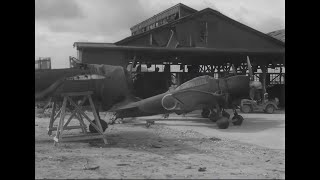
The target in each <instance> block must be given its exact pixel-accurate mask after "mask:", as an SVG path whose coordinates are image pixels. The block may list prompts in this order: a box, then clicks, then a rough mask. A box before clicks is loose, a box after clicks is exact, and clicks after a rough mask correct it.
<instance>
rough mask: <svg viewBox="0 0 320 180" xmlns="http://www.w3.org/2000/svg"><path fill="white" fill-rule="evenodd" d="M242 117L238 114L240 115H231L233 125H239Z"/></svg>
mask: <svg viewBox="0 0 320 180" xmlns="http://www.w3.org/2000/svg"><path fill="white" fill-rule="evenodd" d="M243 120H244V119H243V117H242V116H240V115H235V116H233V118H232V124H233V125H235V126H240V125H241V124H242V122H243Z"/></svg>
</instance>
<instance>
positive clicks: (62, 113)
mask: <svg viewBox="0 0 320 180" xmlns="http://www.w3.org/2000/svg"><path fill="white" fill-rule="evenodd" d="M66 106H67V96H65V97H64V98H63V103H62V107H61V115H60V120H59V123H58V130H57V133H56V137H57V138H58V139H59V138H60V136H61V135H62V132H63V124H64V122H63V121H64V117H65V115H66Z"/></svg>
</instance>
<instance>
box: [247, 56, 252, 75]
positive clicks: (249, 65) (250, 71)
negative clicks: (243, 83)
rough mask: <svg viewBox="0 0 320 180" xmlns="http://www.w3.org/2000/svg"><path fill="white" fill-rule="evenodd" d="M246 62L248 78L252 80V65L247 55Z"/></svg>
mask: <svg viewBox="0 0 320 180" xmlns="http://www.w3.org/2000/svg"><path fill="white" fill-rule="evenodd" d="M247 64H248V70H249V76H250V79H251V80H252V79H253V73H252V67H251V63H250V59H249V56H247Z"/></svg>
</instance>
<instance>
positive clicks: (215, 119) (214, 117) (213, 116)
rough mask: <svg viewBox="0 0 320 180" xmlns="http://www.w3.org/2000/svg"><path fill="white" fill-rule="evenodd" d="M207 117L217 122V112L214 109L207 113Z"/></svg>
mask: <svg viewBox="0 0 320 180" xmlns="http://www.w3.org/2000/svg"><path fill="white" fill-rule="evenodd" d="M209 119H210V120H211V121H212V122H217V120H218V119H219V116H218V114H217V113H216V112H215V111H212V112H211V113H210V115H209Z"/></svg>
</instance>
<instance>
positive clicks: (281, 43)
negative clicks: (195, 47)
mask: <svg viewBox="0 0 320 180" xmlns="http://www.w3.org/2000/svg"><path fill="white" fill-rule="evenodd" d="M206 13H209V14H214V15H217V16H219V17H221V18H223V19H224V20H226V21H229V22H230V23H233V24H234V25H236V26H239V27H240V28H243V29H245V30H247V31H250V32H252V33H255V34H257V35H259V36H261V37H263V38H265V39H268V40H271V41H273V42H274V43H277V44H279V45H283V46H284V45H285V44H284V42H282V41H280V40H278V39H275V38H273V37H270V36H269V35H267V34H264V33H262V32H260V31H258V30H256V29H253V28H251V27H249V26H246V25H244V24H242V23H240V22H238V21H235V20H233V19H231V18H229V17H227V16H225V15H223V14H222V13H220V12H219V11H216V10H213V9H211V8H205V9H203V10H201V11H198V12H195V13H193V14H190V15H187V16H185V17H182V18H180V19H177V20H175V21H172V22H170V23H167V24H164V25H162V26H159V27H157V28H154V29H151V30H149V31H146V32H143V33H140V34H137V35H133V36H129V37H127V38H124V39H122V40H120V41H118V42H115V43H114V44H116V45H121V44H123V43H126V42H128V41H130V40H133V39H137V38H139V37H142V36H144V35H146V34H149V33H151V32H154V31H156V30H159V29H162V28H165V27H170V26H172V25H175V24H177V23H180V22H184V21H188V20H190V19H192V18H195V17H198V16H200V15H202V14H206Z"/></svg>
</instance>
